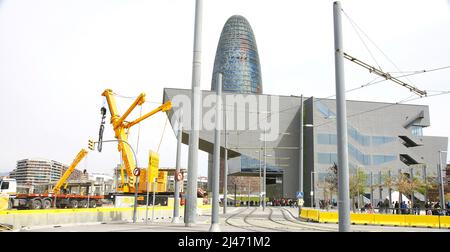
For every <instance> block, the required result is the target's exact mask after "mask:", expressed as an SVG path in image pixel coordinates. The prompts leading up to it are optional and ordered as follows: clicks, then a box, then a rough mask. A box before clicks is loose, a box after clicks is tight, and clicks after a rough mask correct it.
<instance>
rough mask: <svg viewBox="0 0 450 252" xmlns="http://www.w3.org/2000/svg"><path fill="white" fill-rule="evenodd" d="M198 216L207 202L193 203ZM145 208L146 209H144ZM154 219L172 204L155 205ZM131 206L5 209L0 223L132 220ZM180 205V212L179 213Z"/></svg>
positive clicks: (167, 214) (142, 213)
mask: <svg viewBox="0 0 450 252" xmlns="http://www.w3.org/2000/svg"><path fill="white" fill-rule="evenodd" d="M197 207H198V211H197V214H198V215H202V214H205V213H208V212H210V211H211V205H203V204H199V205H197ZM147 210H148V212H146V211H147ZM154 210H155V212H154V218H155V219H170V218H172V216H173V206H155V208H154ZM133 211H134V208H133V207H124V208H116V207H100V208H80V209H40V210H5V211H0V224H8V225H11V226H13V227H14V229H18V228H23V227H36V226H52V225H62V224H80V223H99V222H101V223H103V222H115V221H125V222H129V221H132V220H133ZM152 211H153V206H148V208H146V207H145V206H144V207H142V206H140V207H138V208H137V212H136V213H137V214H136V220H137V221H138V222H142V221H144V220H145V217H147V218H148V219H151V218H152V216H153V212H152ZM183 213H184V211H183V207H180V215H183Z"/></svg>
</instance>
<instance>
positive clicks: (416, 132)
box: [411, 125, 423, 137]
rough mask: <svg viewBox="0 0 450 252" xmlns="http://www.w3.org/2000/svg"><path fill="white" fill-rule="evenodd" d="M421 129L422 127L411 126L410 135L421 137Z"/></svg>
mask: <svg viewBox="0 0 450 252" xmlns="http://www.w3.org/2000/svg"><path fill="white" fill-rule="evenodd" d="M422 129H423V127H422V126H419V125H413V126H411V133H412V134H413V136H416V137H420V136H423V131H422Z"/></svg>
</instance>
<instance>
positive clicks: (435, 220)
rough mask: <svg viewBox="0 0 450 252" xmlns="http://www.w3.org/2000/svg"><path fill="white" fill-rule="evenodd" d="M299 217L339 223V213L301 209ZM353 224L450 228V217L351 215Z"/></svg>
mask: <svg viewBox="0 0 450 252" xmlns="http://www.w3.org/2000/svg"><path fill="white" fill-rule="evenodd" d="M299 216H300V217H301V218H303V219H308V220H313V221H318V222H320V223H338V220H339V217H338V212H321V211H319V210H315V209H305V208H303V209H301V211H300V213H299ZM350 222H351V223H352V224H367V225H391V226H406V227H432V228H450V216H435V215H401V214H362V213H351V214H350Z"/></svg>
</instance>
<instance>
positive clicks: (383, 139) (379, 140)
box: [372, 136, 395, 145]
mask: <svg viewBox="0 0 450 252" xmlns="http://www.w3.org/2000/svg"><path fill="white" fill-rule="evenodd" d="M393 141H395V138H394V137H387V136H373V137H372V143H373V144H374V145H382V144H387V143H390V142H393Z"/></svg>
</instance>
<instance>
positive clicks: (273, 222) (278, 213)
mask: <svg viewBox="0 0 450 252" xmlns="http://www.w3.org/2000/svg"><path fill="white" fill-rule="evenodd" d="M221 212H222V211H221ZM228 212H229V213H228V214H226V215H221V218H220V223H221V229H222V231H224V232H336V231H338V225H337V224H323V223H312V222H304V221H300V220H299V219H298V218H296V215H297V212H298V209H297V208H289V207H267V208H266V209H265V211H263V210H262V208H259V207H250V208H229V211H228ZM210 220H211V216H210V215H203V216H198V218H197V224H196V225H194V227H190V228H187V227H185V226H184V224H183V223H180V224H173V223H171V220H170V219H169V220H168V219H165V220H156V221H155V222H148V223H142V222H140V223H129V222H120V223H118V222H116V223H105V224H99V223H93V224H82V225H70V226H68V225H67V226H57V227H53V226H52V227H44V228H42V227H41V228H31V229H25V230H21V231H22V232H30V231H31V232H36V231H37V232H42V231H44V232H207V231H208V229H209V226H210ZM351 230H352V231H354V232H449V231H450V230H449V229H436V228H409V227H387V226H363V225H352V226H351Z"/></svg>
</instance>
